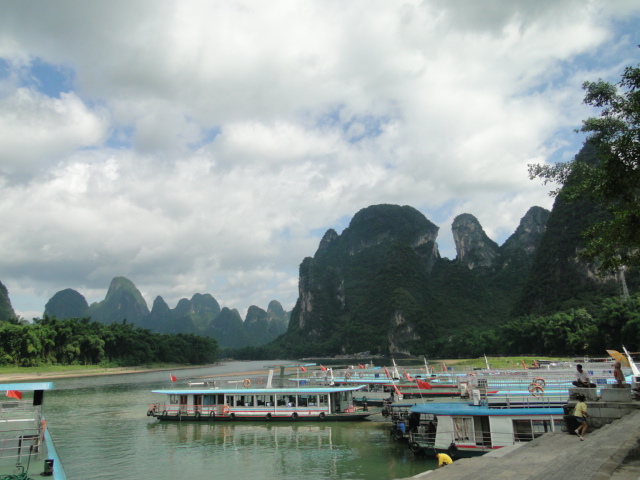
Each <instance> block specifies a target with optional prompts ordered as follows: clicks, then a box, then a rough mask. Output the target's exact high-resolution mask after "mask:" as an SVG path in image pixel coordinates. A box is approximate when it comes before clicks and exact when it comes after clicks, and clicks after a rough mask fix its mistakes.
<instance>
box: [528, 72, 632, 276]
mask: <svg viewBox="0 0 640 480" xmlns="http://www.w3.org/2000/svg"><path fill="white" fill-rule="evenodd" d="M583 88H584V89H585V90H586V92H587V94H586V95H585V98H584V103H586V104H587V105H591V106H593V107H596V108H599V109H601V111H600V116H599V117H594V118H588V119H586V120H585V121H584V122H583V125H582V128H581V129H580V130H581V131H582V132H585V133H586V134H587V142H588V143H590V144H591V145H592V146H593V148H594V149H595V151H596V155H597V161H596V162H584V161H581V159H579V158H576V159H574V160H573V161H570V162H565V163H557V164H555V165H552V166H548V165H530V167H529V173H530V176H531V177H532V178H536V177H539V178H542V179H543V180H545V182H549V181H551V182H556V183H558V184H559V185H560V188H558V189H557V190H556V191H555V192H552V193H553V194H556V195H562V196H563V197H564V198H565V199H566V200H568V201H584V200H589V201H591V202H593V203H594V204H596V205H598V206H601V207H602V208H603V209H604V210H605V211H606V212H607V213H608V215H607V216H606V217H604V218H602V219H600V220H599V221H598V222H595V223H592V224H591V225H589V227H588V228H587V229H586V230H585V233H584V236H585V239H586V243H585V248H584V249H583V250H582V252H581V255H582V256H583V257H584V258H587V259H589V260H597V261H598V263H599V268H600V269H601V270H602V271H613V272H616V271H617V270H618V269H619V268H620V267H621V266H632V265H635V266H640V249H638V245H639V244H640V142H639V138H640V66H639V67H627V68H626V69H625V71H624V73H623V74H622V79H621V80H620V82H618V84H616V85H613V84H611V83H609V82H604V81H602V80H599V81H597V82H585V83H584V85H583Z"/></svg>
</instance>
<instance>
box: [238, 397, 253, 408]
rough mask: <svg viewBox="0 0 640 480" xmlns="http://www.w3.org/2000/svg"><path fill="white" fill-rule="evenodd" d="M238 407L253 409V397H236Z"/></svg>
mask: <svg viewBox="0 0 640 480" xmlns="http://www.w3.org/2000/svg"><path fill="white" fill-rule="evenodd" d="M236 407H253V395H236Z"/></svg>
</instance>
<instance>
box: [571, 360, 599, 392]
mask: <svg viewBox="0 0 640 480" xmlns="http://www.w3.org/2000/svg"><path fill="white" fill-rule="evenodd" d="M573 384H574V385H575V386H576V387H582V388H596V384H595V383H591V382H590V381H589V375H588V374H587V372H585V371H584V370H582V365H580V364H578V365H576V380H575V381H574V382H573Z"/></svg>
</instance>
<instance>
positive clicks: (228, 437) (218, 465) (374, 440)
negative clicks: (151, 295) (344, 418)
mask: <svg viewBox="0 0 640 480" xmlns="http://www.w3.org/2000/svg"><path fill="white" fill-rule="evenodd" d="M266 363H270V362H264V361H260V362H233V363H228V364H224V365H219V366H215V367H208V368H198V369H189V370H177V371H174V372H173V374H174V375H175V376H176V377H178V382H177V385H181V384H182V385H184V382H186V380H187V379H190V378H195V377H200V376H216V375H223V374H228V373H232V372H238V373H240V372H249V371H255V370H263V366H264V365H265V364H266ZM274 363H278V362H274ZM281 363H286V362H281ZM169 373H170V372H146V373H136V374H127V375H107V376H96V377H77V378H66V379H57V380H54V381H53V382H54V385H55V390H54V391H52V392H49V393H48V394H47V398H46V399H45V405H44V407H45V415H46V417H47V424H48V426H49V429H50V432H51V434H52V436H53V438H54V441H55V443H56V447H57V449H58V454H59V456H60V459H61V461H62V463H63V465H64V469H65V471H66V473H67V477H68V478H69V479H70V480H87V479H92V480H95V479H108V480H113V479H127V480H133V479H154V480H155V479H158V480H161V479H172V480H173V479H188V478H198V479H200V478H220V479H238V480H249V479H269V480H276V479H277V480H297V479H305V480H315V479H318V480H319V479H352V480H389V479H394V478H404V477H410V476H413V475H416V474H418V473H421V472H423V471H425V470H429V469H432V468H434V467H435V460H432V459H428V458H425V457H415V456H414V455H413V454H412V453H411V452H410V451H409V449H408V448H407V446H406V444H398V443H397V442H396V441H395V440H394V439H393V438H391V436H390V435H389V426H388V424H387V423H383V422H373V421H365V422H353V423H339V422H336V423H331V422H327V423H322V424H319V423H302V422H301V423H292V424H275V425H274V424H269V425H264V424H257V423H256V424H251V423H205V422H202V423H195V422H194V423H190V422H182V423H181V422H167V423H161V422H159V421H158V420H156V419H154V418H153V417H147V416H146V412H147V409H148V405H149V403H152V402H155V401H164V399H165V398H164V397H165V396H164V395H159V394H154V393H151V390H154V389H160V388H171V386H172V384H171V381H170V379H169Z"/></svg>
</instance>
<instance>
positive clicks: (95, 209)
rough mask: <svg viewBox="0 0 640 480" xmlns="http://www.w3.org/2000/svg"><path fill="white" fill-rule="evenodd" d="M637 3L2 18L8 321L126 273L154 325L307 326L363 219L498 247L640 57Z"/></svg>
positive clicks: (295, 2) (447, 251)
mask: <svg viewBox="0 0 640 480" xmlns="http://www.w3.org/2000/svg"><path fill="white" fill-rule="evenodd" d="M639 26H640V3H638V2H637V1H636V0H616V1H615V2H611V1H608V0H601V1H592V0H563V1H560V2H559V1H557V0H538V1H535V2H532V1H529V0H503V1H497V0H486V1H482V2H478V1H476V0H424V1H417V0H416V1H411V0H409V1H404V0H397V1H393V2H389V1H386V0H385V1H382V0H366V1H365V0H351V1H349V2H345V1H343V0H318V1H313V0H307V1H305V0H288V1H282V0H272V1H269V2H264V1H260V0H246V1H236V0H225V1H222V0H219V1H218V0H209V1H198V0H180V1H179V2H175V1H168V0H134V1H132V0H127V1H119V0H110V1H95V2H77V1H59V0H52V1H49V2H29V1H24V2H7V3H5V4H4V5H3V12H2V15H1V16H0V189H1V192H2V194H1V195H0V224H1V225H2V226H3V228H2V229H0V281H1V282H2V283H3V284H4V285H5V286H6V287H7V289H8V290H9V296H10V299H11V302H12V305H13V307H14V309H15V311H16V313H17V314H18V315H20V316H22V317H23V318H26V319H31V318H34V317H41V316H42V313H43V311H44V307H45V304H46V302H47V301H48V300H49V299H50V298H51V297H52V296H53V295H54V294H55V293H56V292H58V291H60V290H63V289H66V288H73V289H75V290H77V291H78V292H80V293H81V294H82V295H84V296H85V298H86V299H87V301H88V302H89V303H92V302H97V301H101V300H103V299H104V297H105V295H106V292H107V289H108V287H109V284H110V282H111V280H112V279H113V278H114V277H117V276H124V277H127V278H128V279H129V280H131V281H132V282H133V283H134V284H135V285H136V286H137V287H138V289H139V290H140V291H141V293H142V295H143V296H144V298H145V300H146V301H147V303H148V305H149V308H151V305H152V302H153V300H154V299H155V297H156V296H158V295H160V296H162V297H163V298H164V300H165V301H166V302H167V303H168V304H169V306H170V307H171V308H174V307H175V305H176V304H177V302H178V300H180V299H181V298H191V297H192V296H193V295H194V294H195V293H202V294H204V293H210V294H211V295H213V296H214V297H215V298H216V300H218V302H219V303H220V305H221V306H226V307H229V308H236V309H238V310H239V311H240V312H241V315H243V317H244V314H245V312H246V310H247V308H248V307H249V306H251V305H256V306H259V307H261V308H264V309H266V308H267V305H268V303H269V302H270V301H271V300H278V301H280V302H281V303H282V305H283V306H284V308H285V309H287V310H289V309H291V308H293V306H294V304H295V301H296V299H297V297H298V267H299V265H300V263H301V262H302V260H303V259H304V258H305V257H308V256H313V255H314V253H315V251H316V249H317V247H318V244H319V241H320V239H321V238H322V235H323V234H324V233H325V232H326V231H327V230H328V229H330V228H333V229H335V230H336V231H337V232H338V233H341V232H342V231H343V230H344V229H345V228H346V227H347V226H348V225H349V221H350V220H351V218H352V217H353V215H354V214H355V213H357V212H358V211H359V210H361V209H363V208H365V207H368V206H370V205H375V204H382V203H388V204H398V205H410V206H412V207H414V208H416V209H417V210H419V211H420V212H422V213H423V214H424V215H425V216H426V217H427V218H428V219H429V220H430V221H432V222H433V223H435V224H436V225H438V226H439V227H440V231H439V235H438V245H439V248H440V252H441V255H442V256H444V257H448V258H455V255H456V252H455V245H454V243H453V237H452V234H451V223H452V221H453V219H454V218H455V217H456V216H457V215H459V214H461V213H470V214H472V215H474V216H475V217H477V218H478V220H479V221H480V223H481V225H482V226H483V228H484V230H485V232H486V233H487V235H489V237H490V238H492V239H493V240H495V241H496V242H498V243H499V244H502V243H503V242H504V241H505V240H506V239H507V238H508V237H509V236H510V235H511V234H512V233H513V232H514V231H515V229H516V228H517V226H518V224H519V221H520V219H521V218H522V217H523V216H524V215H525V214H526V212H527V210H528V209H529V208H530V207H532V206H534V205H538V206H542V207H545V208H548V209H551V207H552V205H553V198H551V197H550V196H549V195H548V192H549V190H550V189H551V187H550V186H549V185H546V186H545V185H543V184H542V183H541V182H540V181H539V180H530V179H529V176H528V172H527V165H528V164H532V163H545V162H548V163H554V162H558V161H566V160H569V159H571V158H572V157H573V156H574V155H575V154H576V153H577V151H578V149H579V148H580V146H581V145H582V141H583V138H582V137H581V136H580V134H578V133H576V132H575V129H576V128H579V127H580V125H581V121H582V120H583V119H585V118H587V117H589V116H595V115H597V114H598V112H597V110H594V109H593V108H591V107H589V106H586V105H584V104H583V103H582V99H583V97H584V91H583V90H582V83H583V82H584V81H586V80H597V79H599V78H602V79H605V80H608V81H618V80H619V78H620V74H621V73H622V70H623V68H624V67H625V66H627V65H637V64H638V63H639V58H640V55H639V53H640V49H638V47H637V45H638V43H640V36H639V35H638V31H640V28H638V27H639Z"/></svg>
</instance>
